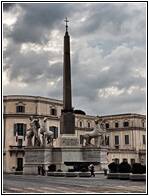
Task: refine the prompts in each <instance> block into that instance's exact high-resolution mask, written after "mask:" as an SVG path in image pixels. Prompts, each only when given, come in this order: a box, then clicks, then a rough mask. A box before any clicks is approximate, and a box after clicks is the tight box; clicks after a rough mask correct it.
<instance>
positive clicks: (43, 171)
mask: <svg viewBox="0 0 149 196" xmlns="http://www.w3.org/2000/svg"><path fill="white" fill-rule="evenodd" d="M41 171H42V175H43V176H44V175H45V169H44V166H43V165H42V167H41Z"/></svg>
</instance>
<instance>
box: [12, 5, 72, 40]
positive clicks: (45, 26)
mask: <svg viewBox="0 0 149 196" xmlns="http://www.w3.org/2000/svg"><path fill="white" fill-rule="evenodd" d="M18 5H19V6H20V7H21V9H22V10H23V12H22V15H21V16H20V17H19V19H18V20H17V21H16V23H15V24H14V26H13V29H12V32H11V35H10V37H12V38H13V39H14V41H15V42H16V43H26V42H32V43H40V44H45V43H46V42H47V41H48V39H49V37H48V36H49V35H50V33H51V31H52V30H53V29H55V28H57V27H58V26H59V27H62V25H60V24H61V23H62V22H63V30H64V18H65V17H66V15H70V13H71V12H72V11H73V6H72V7H71V5H69V4H57V3H56V4H54V3H33V4H32V3H29V4H28V3H21V4H18ZM70 8H71V9H70ZM59 30H60V31H61V30H62V29H59Z"/></svg>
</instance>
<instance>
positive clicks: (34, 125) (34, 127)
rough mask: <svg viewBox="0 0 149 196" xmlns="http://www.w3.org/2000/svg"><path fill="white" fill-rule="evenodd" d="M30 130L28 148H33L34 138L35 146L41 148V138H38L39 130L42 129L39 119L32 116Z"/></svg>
mask: <svg viewBox="0 0 149 196" xmlns="http://www.w3.org/2000/svg"><path fill="white" fill-rule="evenodd" d="M30 121H31V122H30V128H29V129H27V131H28V133H27V146H33V144H32V138H33V137H34V146H41V145H42V144H41V141H40V137H39V136H38V129H39V128H40V124H39V119H38V118H33V116H30Z"/></svg>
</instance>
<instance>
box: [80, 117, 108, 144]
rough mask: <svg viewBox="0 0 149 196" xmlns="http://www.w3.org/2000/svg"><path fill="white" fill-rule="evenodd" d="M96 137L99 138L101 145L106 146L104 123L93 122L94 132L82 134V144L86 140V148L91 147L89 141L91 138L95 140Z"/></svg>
mask: <svg viewBox="0 0 149 196" xmlns="http://www.w3.org/2000/svg"><path fill="white" fill-rule="evenodd" d="M97 137H101V145H106V138H107V134H106V129H105V124H104V121H99V120H95V128H94V130H93V131H90V132H86V133H85V134H84V136H83V142H84V139H85V140H86V142H85V145H86V146H89V145H92V146H93V144H92V143H91V139H92V138H97Z"/></svg>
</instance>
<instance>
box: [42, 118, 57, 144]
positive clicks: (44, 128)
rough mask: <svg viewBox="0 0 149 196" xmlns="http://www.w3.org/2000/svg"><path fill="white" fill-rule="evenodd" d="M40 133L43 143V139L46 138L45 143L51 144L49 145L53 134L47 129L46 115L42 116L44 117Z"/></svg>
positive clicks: (51, 142)
mask: <svg viewBox="0 0 149 196" xmlns="http://www.w3.org/2000/svg"><path fill="white" fill-rule="evenodd" d="M40 134H42V136H43V143H44V142H45V141H44V140H45V138H46V139H47V144H51V146H53V138H54V134H53V132H52V131H49V130H48V129H47V118H46V117H44V119H43V123H42V125H41V128H40Z"/></svg>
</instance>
